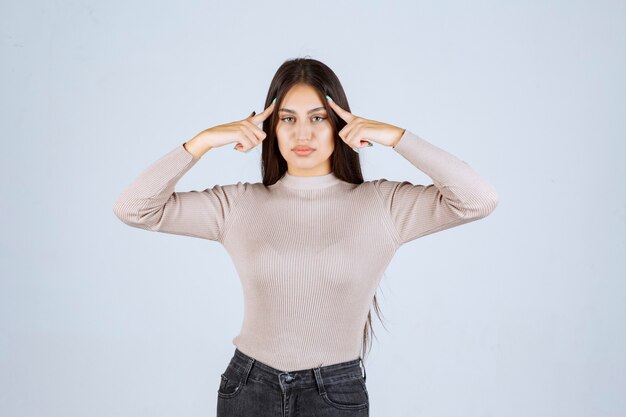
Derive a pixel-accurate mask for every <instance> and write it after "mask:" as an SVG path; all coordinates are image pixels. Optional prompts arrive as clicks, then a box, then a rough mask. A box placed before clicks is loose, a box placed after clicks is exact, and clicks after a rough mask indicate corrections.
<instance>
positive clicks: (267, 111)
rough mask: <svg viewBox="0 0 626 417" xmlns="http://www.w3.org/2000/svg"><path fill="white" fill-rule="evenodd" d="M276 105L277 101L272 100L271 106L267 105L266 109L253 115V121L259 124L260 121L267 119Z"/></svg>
mask: <svg viewBox="0 0 626 417" xmlns="http://www.w3.org/2000/svg"><path fill="white" fill-rule="evenodd" d="M275 105H276V103H275V102H272V103H271V104H270V105H269V106H267V108H266V109H265V110H263V111H262V112H261V113H259V114H257V115H256V116H254V117H252V123H254V124H255V125H258V124H259V123H261V122H263V121H264V120H265V119H267V118H268V117H269V115H270V114H272V112H273V111H274V106H275Z"/></svg>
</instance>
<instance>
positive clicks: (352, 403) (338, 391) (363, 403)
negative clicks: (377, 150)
mask: <svg viewBox="0 0 626 417" xmlns="http://www.w3.org/2000/svg"><path fill="white" fill-rule="evenodd" d="M324 390H325V392H324V393H322V394H321V395H322V397H323V398H324V401H326V402H327V403H328V404H330V405H332V406H333V407H335V408H339V409H342V410H358V409H362V408H366V407H367V406H369V395H368V393H367V388H366V387H365V382H364V381H363V377H362V376H361V377H358V378H350V379H344V380H341V381H337V382H332V383H327V382H324Z"/></svg>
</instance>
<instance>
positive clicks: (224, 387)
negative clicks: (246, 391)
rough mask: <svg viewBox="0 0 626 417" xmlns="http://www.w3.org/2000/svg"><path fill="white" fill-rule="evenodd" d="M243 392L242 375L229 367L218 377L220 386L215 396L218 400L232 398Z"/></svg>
mask: <svg viewBox="0 0 626 417" xmlns="http://www.w3.org/2000/svg"><path fill="white" fill-rule="evenodd" d="M242 390H243V374H241V373H240V372H239V371H237V370H236V369H235V368H233V367H232V366H231V365H229V366H228V368H226V370H225V371H224V373H223V374H222V375H220V386H219V388H218V389H217V395H218V396H219V397H220V398H233V397H235V396H237V395H238V394H239V393H240V392H241V391H242Z"/></svg>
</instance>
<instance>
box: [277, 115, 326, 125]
mask: <svg viewBox="0 0 626 417" xmlns="http://www.w3.org/2000/svg"><path fill="white" fill-rule="evenodd" d="M313 118H314V119H321V120H326V118H325V117H322V116H313ZM287 119H293V117H291V116H289V117H283V118H282V119H280V120H282V121H283V122H286V123H288V122H287ZM321 120H320V121H321Z"/></svg>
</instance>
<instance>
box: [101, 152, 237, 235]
mask: <svg viewBox="0 0 626 417" xmlns="http://www.w3.org/2000/svg"><path fill="white" fill-rule="evenodd" d="M198 160H199V158H196V157H195V156H194V155H193V154H191V153H190V152H189V151H187V149H185V147H184V146H183V144H181V145H179V146H177V147H176V148H175V149H173V150H171V151H170V152H168V153H167V154H166V155H165V156H163V157H162V158H160V159H159V160H157V161H156V162H154V163H153V164H152V165H150V166H149V167H148V168H147V169H146V170H144V171H143V172H142V173H141V174H140V175H139V177H137V178H136V179H135V181H134V182H133V183H131V184H130V186H129V187H128V188H126V190H124V191H123V192H122V194H121V195H120V196H119V197H118V199H117V200H116V201H115V203H114V204H113V212H114V213H115V215H116V216H117V217H118V218H119V219H120V220H121V221H122V222H124V223H126V224H127V225H129V226H132V227H137V228H139V229H145V230H150V231H153V232H163V233H172V234H177V235H185V236H192V237H198V238H202V239H208V240H215V241H219V242H221V240H222V231H223V227H224V224H225V222H226V220H227V217H228V215H229V214H230V212H231V211H232V209H233V207H234V204H235V202H236V201H237V199H238V197H239V196H240V195H241V194H243V192H244V191H245V190H246V188H247V186H248V183H241V182H238V183H236V184H229V185H223V186H221V185H215V186H214V187H213V188H207V189H205V190H203V191H195V190H194V191H184V192H175V191H174V187H175V186H176V183H177V182H178V180H179V179H180V178H181V177H182V176H183V175H184V174H185V173H186V172H187V171H189V169H191V167H192V166H194V165H195V164H196V162H198Z"/></svg>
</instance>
